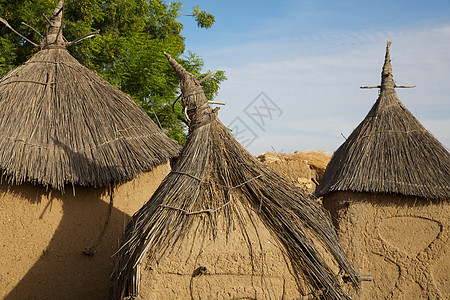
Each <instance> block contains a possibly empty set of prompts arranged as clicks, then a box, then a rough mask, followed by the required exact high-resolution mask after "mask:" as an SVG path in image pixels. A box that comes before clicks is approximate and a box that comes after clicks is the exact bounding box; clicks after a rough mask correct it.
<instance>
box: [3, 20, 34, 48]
mask: <svg viewBox="0 0 450 300" xmlns="http://www.w3.org/2000/svg"><path fill="white" fill-rule="evenodd" d="M0 22H2V23H3V24H5V26H6V27H8V28H9V29H11V30H12V32H14V33H15V34H17V35H18V36H20V37H21V38H23V39H24V40H25V41H27V42H28V43H30V44H31V45H33V46H34V47H36V48H39V45H38V44H36V43H35V42H32V41H30V40H29V39H28V38H26V37H25V36H23V35H22V34H20V33H19V32H17V31H16V30H15V29H14V28H12V27H11V25H9V23H8V22H7V21H6V20H5V19H3V18H0Z"/></svg>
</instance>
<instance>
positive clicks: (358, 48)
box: [206, 24, 450, 154]
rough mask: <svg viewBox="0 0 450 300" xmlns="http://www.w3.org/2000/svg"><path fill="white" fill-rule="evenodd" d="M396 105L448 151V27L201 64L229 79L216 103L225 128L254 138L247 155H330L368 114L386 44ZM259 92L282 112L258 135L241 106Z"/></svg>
mask: <svg viewBox="0 0 450 300" xmlns="http://www.w3.org/2000/svg"><path fill="white" fill-rule="evenodd" d="M387 39H389V40H392V41H393V44H392V47H391V59H392V64H393V69H394V79H396V81H397V83H398V84H415V85H417V87H416V88H414V89H408V90H398V91H397V93H398V94H399V97H400V99H401V100H402V102H403V103H404V104H405V106H406V107H408V108H409V110H410V111H411V112H412V113H413V114H414V115H416V117H417V118H418V119H419V121H421V122H422V123H423V124H424V126H425V127H427V128H428V129H429V130H430V131H431V132H432V133H433V135H434V136H435V137H437V138H438V139H439V140H440V141H441V142H442V143H443V144H444V145H445V146H446V147H447V148H448V147H449V146H450V130H449V128H450V126H449V125H450V84H449V78H450V24H447V25H440V26H434V27H422V28H410V29H408V28H403V29H399V30H392V31H389V32H378V31H373V32H372V31H368V30H364V31H356V32H351V31H348V32H340V33H334V34H329V35H321V36H315V37H310V38H307V39H306V38H304V39H292V40H286V39H280V40H276V41H273V40H272V41H265V42H260V43H248V44H242V45H240V46H239V47H230V48H222V49H220V50H211V51H210V52H208V53H209V54H208V56H207V59H206V61H207V63H208V66H209V67H210V68H211V69H213V68H219V69H224V70H225V71H226V73H227V76H228V80H227V81H226V82H225V83H224V84H223V86H222V89H221V91H220V96H219V99H220V100H223V101H225V102H228V105H227V106H226V107H224V108H222V110H221V112H220V117H221V119H222V120H223V122H224V123H225V124H227V123H229V122H231V121H232V120H233V119H234V118H235V117H237V116H240V117H241V118H242V120H244V121H245V122H248V123H247V124H248V125H249V126H253V127H252V128H253V129H254V131H255V132H256V133H257V135H258V137H259V138H258V139H257V140H255V142H253V143H252V144H251V145H250V146H249V147H248V149H249V150H250V151H251V152H252V153H254V154H257V153H260V152H265V151H267V150H271V147H272V146H274V147H275V146H276V148H277V149H276V150H278V151H286V152H291V151H294V150H302V149H320V150H325V151H327V152H329V153H332V152H333V151H334V150H335V149H336V148H337V147H338V146H339V145H340V144H341V143H342V142H343V137H342V136H341V133H342V134H343V135H344V136H348V135H349V134H350V133H351V131H352V130H353V128H355V127H356V126H357V125H358V123H359V122H361V120H362V119H363V118H364V116H365V115H366V114H367V112H368V111H369V109H370V107H371V106H372V105H373V103H374V101H375V100H376V98H377V91H376V90H360V89H359V86H360V85H377V84H379V82H380V73H381V67H382V64H383V60H384V48H385V44H386V40H387ZM261 91H264V92H265V93H266V94H267V96H268V97H270V98H271V99H272V100H273V101H274V102H276V103H277V105H278V106H279V107H280V108H281V109H282V110H283V115H282V116H280V117H278V118H273V119H272V120H269V122H267V125H266V127H265V128H264V130H261V129H260V128H259V127H258V126H257V125H255V124H253V123H252V122H253V121H252V120H251V119H249V118H246V114H245V113H244V112H243V110H244V108H245V107H246V106H247V105H248V104H249V103H251V101H253V99H254V98H255V97H256V96H257V95H258V94H259V93H260V92H261Z"/></svg>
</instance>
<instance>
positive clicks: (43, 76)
mask: <svg viewBox="0 0 450 300" xmlns="http://www.w3.org/2000/svg"><path fill="white" fill-rule="evenodd" d="M63 5H64V1H59V3H58V6H57V7H56V8H55V10H54V12H53V14H52V16H51V18H50V24H49V25H48V26H47V30H46V36H45V38H44V39H43V41H42V43H41V45H40V49H41V50H40V51H39V52H37V53H36V54H35V55H34V56H33V57H32V58H31V59H30V60H28V61H27V62H26V63H24V64H23V65H22V66H20V67H18V68H16V69H15V70H12V71H11V72H9V73H8V74H6V75H5V76H4V77H3V78H1V79H0V170H1V172H2V176H3V177H4V178H7V179H8V180H9V181H11V182H12V183H21V182H24V181H28V182H33V183H39V184H43V185H45V186H51V187H52V188H54V189H63V188H64V184H65V183H71V184H74V185H84V186H105V185H109V184H110V183H118V182H123V181H128V180H130V179H132V178H134V177H135V176H136V175H138V174H140V173H141V172H146V171H150V170H151V169H152V168H153V167H155V166H157V165H159V164H162V163H165V162H167V161H168V160H169V159H170V158H172V157H174V156H176V155H178V152H179V146H178V145H177V144H176V143H175V142H174V141H172V140H171V139H169V138H168V137H167V136H166V135H165V134H164V133H163V132H162V131H161V130H160V129H159V128H158V127H157V126H156V125H155V124H154V122H153V121H152V120H151V119H150V118H149V117H148V116H147V115H146V113H145V112H144V111H143V110H141V109H140V108H139V107H138V106H137V105H136V104H135V103H134V101H133V100H132V99H131V98H130V97H129V96H128V95H126V94H125V93H123V92H121V91H120V90H118V89H117V88H115V87H113V86H112V85H111V84H109V83H108V82H107V81H105V80H103V79H102V78H101V77H100V76H98V75H97V74H95V73H93V72H91V71H90V70H88V69H87V68H85V67H83V66H82V65H81V64H80V63H79V62H78V61H77V60H76V59H75V58H73V57H72V56H71V55H70V54H69V52H68V51H67V50H66V46H67V45H70V44H71V43H68V42H66V41H65V39H64V38H63V36H62V32H61V27H62V14H63V8H64V7H63Z"/></svg>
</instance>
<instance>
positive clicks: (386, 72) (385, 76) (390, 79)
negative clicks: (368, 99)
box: [380, 41, 395, 93]
mask: <svg viewBox="0 0 450 300" xmlns="http://www.w3.org/2000/svg"><path fill="white" fill-rule="evenodd" d="M390 46H391V41H387V45H386V56H385V58H384V65H383V71H382V72H381V91H380V93H384V92H392V91H394V87H395V83H394V75H393V72H392V66H391V56H390V51H389V48H390Z"/></svg>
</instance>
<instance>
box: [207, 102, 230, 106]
mask: <svg viewBox="0 0 450 300" xmlns="http://www.w3.org/2000/svg"><path fill="white" fill-rule="evenodd" d="M208 103H209V104H218V105H227V103H226V102H219V101H208Z"/></svg>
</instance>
